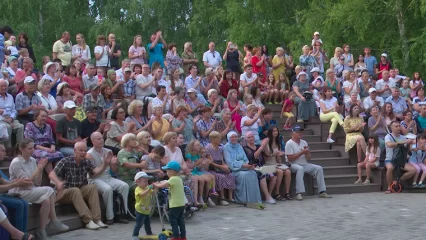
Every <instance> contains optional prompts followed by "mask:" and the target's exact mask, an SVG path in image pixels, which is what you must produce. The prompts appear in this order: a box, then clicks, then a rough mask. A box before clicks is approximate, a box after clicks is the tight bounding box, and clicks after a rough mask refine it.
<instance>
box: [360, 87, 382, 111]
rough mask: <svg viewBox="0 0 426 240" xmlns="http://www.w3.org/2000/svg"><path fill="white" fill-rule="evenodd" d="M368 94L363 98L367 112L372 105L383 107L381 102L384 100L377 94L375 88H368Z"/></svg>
mask: <svg viewBox="0 0 426 240" xmlns="http://www.w3.org/2000/svg"><path fill="white" fill-rule="evenodd" d="M368 94H369V95H370V96H368V97H366V98H365V99H364V109H365V110H366V111H367V112H369V110H368V109H370V108H371V107H373V106H379V107H380V108H381V107H383V104H385V102H384V100H383V98H381V97H379V96H377V90H376V89H375V88H370V89H368Z"/></svg>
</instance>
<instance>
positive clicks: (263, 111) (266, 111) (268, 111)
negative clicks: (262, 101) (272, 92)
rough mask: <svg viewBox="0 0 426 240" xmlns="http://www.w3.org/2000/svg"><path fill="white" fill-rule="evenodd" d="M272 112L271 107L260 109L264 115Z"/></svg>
mask: <svg viewBox="0 0 426 240" xmlns="http://www.w3.org/2000/svg"><path fill="white" fill-rule="evenodd" d="M271 112H272V110H271V109H269V108H265V109H263V110H262V116H263V115H266V114H269V113H271Z"/></svg>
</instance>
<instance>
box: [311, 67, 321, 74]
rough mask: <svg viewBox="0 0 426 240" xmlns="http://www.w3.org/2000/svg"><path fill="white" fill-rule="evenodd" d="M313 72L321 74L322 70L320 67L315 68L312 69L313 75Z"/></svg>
mask: <svg viewBox="0 0 426 240" xmlns="http://www.w3.org/2000/svg"><path fill="white" fill-rule="evenodd" d="M313 72H319V73H320V72H321V70H320V69H319V68H318V67H314V68H312V70H311V73H313Z"/></svg>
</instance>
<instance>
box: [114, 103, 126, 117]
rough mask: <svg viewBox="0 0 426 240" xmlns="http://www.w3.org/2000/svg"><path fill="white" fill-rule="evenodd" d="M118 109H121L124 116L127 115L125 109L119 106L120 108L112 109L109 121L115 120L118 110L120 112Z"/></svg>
mask: <svg viewBox="0 0 426 240" xmlns="http://www.w3.org/2000/svg"><path fill="white" fill-rule="evenodd" d="M120 109H123V110H124V113H126V115H127V112H126V109H124V108H123V107H122V106H121V105H120V106H118V107H116V108H114V110H112V113H111V119H113V120H117V113H118V110H120Z"/></svg>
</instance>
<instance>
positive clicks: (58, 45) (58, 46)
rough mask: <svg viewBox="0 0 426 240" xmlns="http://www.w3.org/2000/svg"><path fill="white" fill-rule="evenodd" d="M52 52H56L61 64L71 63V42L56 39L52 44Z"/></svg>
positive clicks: (67, 64)
mask: <svg viewBox="0 0 426 240" xmlns="http://www.w3.org/2000/svg"><path fill="white" fill-rule="evenodd" d="M53 52H55V53H57V54H58V58H59V59H61V62H62V65H63V66H69V65H71V57H72V55H71V43H70V42H67V43H63V42H62V41H61V40H58V41H56V42H55V44H53Z"/></svg>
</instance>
